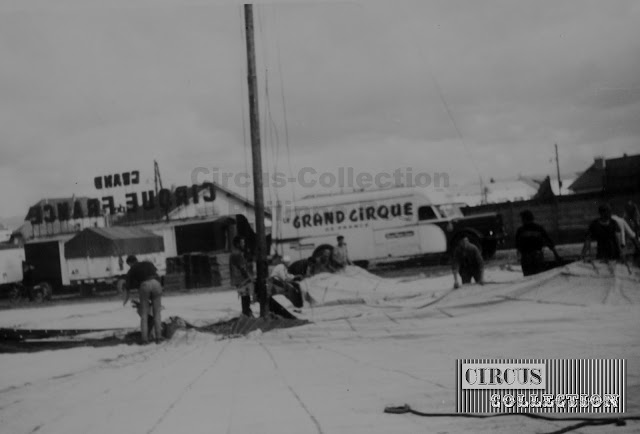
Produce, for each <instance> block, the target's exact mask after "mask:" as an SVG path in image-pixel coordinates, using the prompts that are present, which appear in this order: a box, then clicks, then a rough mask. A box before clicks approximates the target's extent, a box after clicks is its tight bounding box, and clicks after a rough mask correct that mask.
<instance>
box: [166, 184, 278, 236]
mask: <svg viewBox="0 0 640 434" xmlns="http://www.w3.org/2000/svg"><path fill="white" fill-rule="evenodd" d="M213 185H214V188H215V200H214V201H212V202H207V201H205V200H203V197H204V196H205V195H208V194H209V191H208V190H205V189H201V190H200V191H199V193H198V195H199V200H198V202H197V203H196V202H194V200H193V198H189V204H188V205H181V206H179V207H175V208H173V209H172V210H171V211H170V212H169V215H168V216H169V220H182V219H190V218H198V217H199V218H201V217H221V216H235V215H237V214H241V215H243V216H245V217H246V218H247V220H248V221H249V223H250V224H251V226H252V227H254V228H255V208H256V207H255V204H254V203H253V202H252V201H250V200H249V199H247V198H245V197H243V196H241V195H240V194H238V193H236V192H234V191H232V190H230V189H228V188H225V187H223V186H221V185H220V184H217V183H213ZM265 225H266V226H267V227H269V226H271V214H270V212H269V211H268V210H265Z"/></svg>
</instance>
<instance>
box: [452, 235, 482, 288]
mask: <svg viewBox="0 0 640 434" xmlns="http://www.w3.org/2000/svg"><path fill="white" fill-rule="evenodd" d="M451 270H452V271H453V282H454V283H453V287H454V288H455V289H457V288H460V282H459V281H458V274H460V279H461V280H462V283H463V284H467V283H471V279H472V278H473V280H475V282H476V283H479V284H480V285H483V284H484V261H483V260H482V254H481V253H480V249H478V247H476V246H475V245H474V244H473V243H471V242H470V241H469V238H467V237H463V238H462V239H461V240H460V241H459V242H458V245H457V246H456V248H455V250H454V251H453V257H452V260H451Z"/></svg>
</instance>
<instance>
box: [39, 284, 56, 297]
mask: <svg viewBox="0 0 640 434" xmlns="http://www.w3.org/2000/svg"><path fill="white" fill-rule="evenodd" d="M40 288H41V291H42V295H43V296H44V300H51V297H53V287H52V286H51V284H50V283H49V282H42V283H41V284H40Z"/></svg>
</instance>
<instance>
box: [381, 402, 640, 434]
mask: <svg viewBox="0 0 640 434" xmlns="http://www.w3.org/2000/svg"><path fill="white" fill-rule="evenodd" d="M384 412H385V413H389V414H406V413H409V414H414V415H416V416H422V417H458V418H472V419H489V418H494V417H504V416H523V417H528V418H530V419H537V420H546V421H550V422H579V423H577V424H575V425H571V426H568V427H565V428H562V429H560V430H557V431H552V432H549V433H546V434H562V433H566V432H569V431H573V430H575V429H578V428H583V427H585V426H602V425H615V426H625V425H626V424H627V421H631V420H636V421H638V420H640V416H624V417H594V418H589V417H550V416H544V415H541V414H536V413H495V414H474V413H424V412H422V411H418V410H414V409H413V408H411V407H410V406H409V405H408V404H405V405H401V406H397V407H393V406H390V407H386V408H385V409H384Z"/></svg>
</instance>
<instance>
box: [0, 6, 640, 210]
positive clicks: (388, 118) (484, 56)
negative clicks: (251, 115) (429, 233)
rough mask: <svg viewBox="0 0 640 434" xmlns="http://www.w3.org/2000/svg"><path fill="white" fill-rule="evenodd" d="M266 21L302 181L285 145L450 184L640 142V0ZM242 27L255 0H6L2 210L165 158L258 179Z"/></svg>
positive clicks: (358, 9)
mask: <svg viewBox="0 0 640 434" xmlns="http://www.w3.org/2000/svg"><path fill="white" fill-rule="evenodd" d="M255 14H256V16H255V20H256V44H257V50H258V69H259V75H260V77H259V80H260V82H259V86H260V104H261V107H260V109H261V114H262V115H263V116H262V119H261V122H262V127H263V145H264V149H263V156H264V165H265V170H270V171H273V170H274V169H275V167H276V163H277V168H278V169H279V170H280V171H283V172H284V173H286V174H287V175H288V174H289V165H288V158H287V152H286V142H287V140H286V139H287V137H288V143H289V148H290V153H289V154H288V155H289V157H290V159H291V166H292V171H293V174H294V176H295V175H296V174H297V173H298V171H299V170H300V169H302V168H304V167H312V168H314V169H315V170H317V171H318V172H322V171H327V170H328V171H331V172H333V173H337V168H338V167H353V168H354V170H355V171H356V173H357V172H359V171H369V172H372V173H373V174H375V173H377V172H379V171H386V172H393V171H394V170H395V169H398V168H404V169H405V170H406V168H408V167H410V168H412V170H413V172H414V173H416V172H421V171H422V172H427V173H430V174H434V173H442V172H446V173H447V174H448V175H449V182H450V183H451V184H464V183H467V182H475V181H477V179H479V177H482V178H483V179H485V180H488V179H489V178H490V177H494V178H509V177H515V176H517V175H518V174H523V175H545V174H550V175H554V174H555V166H554V163H553V162H551V161H550V160H551V159H552V158H553V156H554V150H553V145H554V143H558V144H559V146H560V163H561V170H562V172H563V173H564V174H565V176H566V177H569V178H570V177H573V174H574V172H577V171H580V170H583V169H584V168H586V167H587V166H588V165H589V164H591V162H592V161H593V157H594V156H595V155H598V154H602V155H605V156H608V157H615V156H620V155H622V153H624V152H627V153H637V152H638V149H640V146H638V145H639V144H640V25H639V23H640V2H638V1H636V0H628V1H615V0H610V1H599V0H595V1H587V0H573V1H553V2H539V1H533V0H529V1H506V0H505V1H488V0H482V1H471V0H466V1H451V0H446V1H444V0H443V1H416V2H406V1H387V2H375V3H374V2H370V1H366V2H357V1H352V2H344V3H340V2H307V1H304V2H302V1H297V2H286V3H269V4H264V3H263V4H262V5H261V6H259V7H258V8H257V9H256V11H255ZM242 27H243V21H242V15H241V6H240V4H239V3H230V2H226V3H223V2H220V1H216V0H209V1H208V0H200V1H190V0H182V1H178V0H163V1H157V2H151V1H133V0H128V1H123V0H110V1H108V2H107V1H105V2H99V1H72V0H60V1H56V0H48V1H46V2H45V1H35V0H32V1H27V0H20V1H17V0H3V1H2V2H0V59H2V61H1V63H0V145H1V155H0V197H1V198H2V202H1V203H2V209H1V210H0V215H3V216H10V215H26V212H27V209H28V206H29V205H31V204H33V203H35V202H36V201H37V200H39V199H41V198H46V197H64V196H70V195H71V194H74V193H75V194H77V195H79V194H88V195H90V196H92V197H100V196H102V195H103V194H104V192H103V191H97V190H95V188H93V177H94V176H96V175H106V174H110V173H116V172H122V171H128V170H136V169H138V170H140V171H141V173H142V180H143V181H145V180H147V179H149V180H150V181H151V182H152V180H153V160H154V159H156V160H157V161H158V163H159V165H160V169H161V173H162V178H163V181H164V183H165V184H168V185H170V184H176V185H189V184H191V182H192V179H191V178H192V176H191V175H192V171H193V169H194V168H197V167H205V168H208V169H213V168H219V170H220V171H228V172H232V173H237V172H239V171H244V170H245V162H248V164H249V170H250V164H251V163H250V159H248V156H247V158H245V150H246V148H245V146H246V145H245V143H247V144H248V141H249V136H248V134H246V133H243V125H244V126H245V128H246V127H247V126H248V115H247V110H248V109H247V96H246V95H247V91H246V76H245V74H246V57H245V56H246V54H245V48H244V47H245V46H244V39H243V36H242ZM267 93H268V97H267ZM283 101H284V105H283ZM285 106H286V111H285V110H284V107H285ZM267 108H270V111H269V112H267V110H266V109H267ZM285 126H286V127H287V128H285ZM276 139H277V140H276ZM276 141H278V142H279V145H277V144H276ZM276 154H277V155H278V158H275V155H276ZM276 160H277V161H276ZM209 177H210V176H209ZM204 180H206V177H205V176H200V178H199V179H198V181H200V182H202V181H204ZM231 187H232V188H233V189H234V190H236V191H237V192H240V193H242V194H244V193H245V191H246V190H248V191H249V193H250V194H251V190H250V189H245V188H243V187H242V186H233V185H232V186H231ZM312 190H314V189H309V188H302V187H300V186H298V187H297V192H296V194H297V196H300V195H302V194H304V193H308V192H310V191H312ZM290 191H291V190H290V189H289V188H288V187H287V188H286V189H283V190H281V191H280V195H281V196H282V197H288V196H290V195H291V193H290ZM272 194H275V193H273V192H272ZM267 199H269V195H268V194H267Z"/></svg>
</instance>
